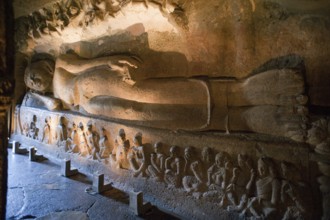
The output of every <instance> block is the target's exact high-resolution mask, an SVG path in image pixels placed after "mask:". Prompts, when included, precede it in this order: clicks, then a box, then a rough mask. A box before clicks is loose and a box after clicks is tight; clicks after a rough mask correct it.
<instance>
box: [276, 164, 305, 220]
mask: <svg viewBox="0 0 330 220" xmlns="http://www.w3.org/2000/svg"><path fill="white" fill-rule="evenodd" d="M281 168H282V175H283V178H284V179H283V180H282V187H281V202H282V206H283V207H284V209H285V213H284V216H283V218H282V219H283V220H289V219H309V218H306V214H307V213H306V200H304V199H303V197H302V195H304V196H305V197H306V194H307V193H308V192H310V189H308V188H307V186H306V184H305V183H304V182H303V181H302V178H301V175H300V172H299V170H298V168H297V167H296V166H294V165H293V164H292V163H288V162H282V163H281Z"/></svg>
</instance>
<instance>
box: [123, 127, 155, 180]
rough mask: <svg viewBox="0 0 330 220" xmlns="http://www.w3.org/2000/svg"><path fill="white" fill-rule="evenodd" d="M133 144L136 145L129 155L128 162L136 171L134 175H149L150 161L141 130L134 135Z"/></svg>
mask: <svg viewBox="0 0 330 220" xmlns="http://www.w3.org/2000/svg"><path fill="white" fill-rule="evenodd" d="M133 144H134V146H133V147H131V149H130V152H129V153H128V155H127V158H128V162H129V164H130V167H131V170H132V171H133V172H134V177H137V176H139V175H140V174H141V175H142V176H143V177H145V176H147V174H146V170H147V167H148V165H149V164H150V163H149V160H148V158H147V156H146V152H145V146H144V145H143V144H142V134H141V133H140V132H139V133H137V134H136V135H135V136H134V138H133Z"/></svg>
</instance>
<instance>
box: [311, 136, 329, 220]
mask: <svg viewBox="0 0 330 220" xmlns="http://www.w3.org/2000/svg"><path fill="white" fill-rule="evenodd" d="M315 152H316V153H315V154H314V155H313V158H314V160H316V161H317V164H318V166H319V170H320V172H321V173H322V176H320V177H318V178H317V181H318V183H319V184H320V191H321V193H322V203H323V207H322V208H323V213H322V220H329V219H330V139H329V138H328V140H327V141H324V142H323V143H322V144H319V145H318V146H316V148H315Z"/></svg>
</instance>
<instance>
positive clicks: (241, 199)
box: [226, 154, 256, 211]
mask: <svg viewBox="0 0 330 220" xmlns="http://www.w3.org/2000/svg"><path fill="white" fill-rule="evenodd" d="M237 163H238V167H235V168H234V169H233V178H232V182H231V183H230V184H229V185H228V187H227V189H226V191H227V196H228V199H229V201H230V203H231V205H230V206H229V207H228V210H231V211H242V209H243V208H244V207H245V205H246V202H247V199H248V198H249V197H251V196H252V193H253V190H254V186H255V178H256V171H255V169H254V168H253V166H252V160H251V159H250V158H249V157H248V156H247V155H243V154H238V156H237Z"/></svg>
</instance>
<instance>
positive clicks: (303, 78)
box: [0, 0, 330, 219]
mask: <svg viewBox="0 0 330 220" xmlns="http://www.w3.org/2000/svg"><path fill="white" fill-rule="evenodd" d="M14 10H15V46H16V66H15V78H16V79H17V84H16V85H17V86H16V95H15V103H16V104H21V105H22V106H17V108H16V110H15V113H14V114H13V118H14V123H13V129H12V132H13V133H14V134H15V135H13V137H14V139H15V138H16V139H17V140H19V141H21V142H24V141H25V142H26V143H28V144H35V145H37V146H38V147H40V149H42V150H43V151H44V152H45V153H46V154H48V155H52V156H54V157H57V158H66V159H73V161H74V162H76V163H78V164H81V165H82V167H84V169H86V170H87V172H88V173H92V172H95V171H100V170H102V171H104V172H105V173H107V174H109V175H112V177H111V178H113V179H114V182H116V184H118V186H120V187H121V188H122V189H131V188H137V189H138V190H140V191H143V192H144V193H147V194H146V195H147V197H148V196H149V198H153V201H154V202H156V203H157V204H160V205H161V204H162V203H164V204H166V205H165V206H167V205H168V207H169V209H170V210H171V211H173V212H176V213H180V214H181V215H183V216H185V217H187V218H190V217H192V218H197V219H199V218H201V219H202V218H203V217H202V216H203V213H204V212H205V213H209V214H210V216H211V217H212V216H217V215H218V214H219V212H218V211H217V208H214V207H215V206H216V207H218V206H220V207H222V209H221V212H223V211H224V210H225V209H227V210H228V211H229V213H235V217H237V215H238V213H240V214H241V216H250V217H253V218H263V217H265V218H275V219H276V218H279V217H280V218H283V219H290V218H300V217H304V218H306V219H309V218H314V217H316V218H318V217H320V216H321V215H322V214H320V213H321V211H320V209H321V208H320V207H321V205H320V203H321V202H322V199H321V198H319V197H320V196H319V194H318V191H317V190H318V184H317V183H316V176H317V175H318V174H319V173H318V171H317V169H316V168H315V167H316V163H315V162H318V164H319V169H320V171H321V172H322V173H323V174H324V176H325V177H324V178H325V179H324V178H323V179H322V178H321V179H319V182H320V184H321V191H322V192H323V193H324V195H325V194H327V193H328V191H329V190H328V188H326V189H325V188H324V187H323V186H324V185H326V184H325V183H327V181H328V173H327V170H328V166H327V165H324V164H323V163H324V160H322V158H323V157H322V155H323V156H326V157H327V159H326V163H328V162H327V161H328V155H327V154H328V142H324V144H323V145H324V146H323V145H322V146H321V145H319V144H320V143H321V142H322V141H323V139H322V141H320V142H317V143H314V142H311V138H313V137H314V136H315V135H317V133H316V134H313V135H310V133H311V130H309V129H310V126H311V125H313V126H316V127H319V125H318V123H316V122H315V121H317V120H319V119H320V118H322V117H323V115H320V114H321V113H322V114H329V109H330V99H329V98H328V95H327V94H330V86H329V85H330V73H329V71H328V70H329V68H330V60H329V57H330V38H329V37H328V36H330V3H329V1H327V0H319V1H312V0H302V1H301V0H300V1H299V0H291V1H285V0H210V1H204V0H191V1H185V0H167V1H166V0H164V1H163V0H149V1H148V0H146V1H142V0H111V1H110V0H109V1H108V0H101V1H94V0H90V1H87V0H86V1H83V0H60V1H42V0H39V1H37V0H33V1H29V2H28V3H27V2H25V1H15V2H14ZM0 43H1V42H0ZM24 83H25V85H24ZM23 96H24V99H23ZM312 122H314V123H312ZM320 123H321V122H320ZM321 124H322V123H321ZM308 130H309V132H308ZM314 130H315V131H316V130H317V129H316V128H315V129H314ZM206 131H207V132H206ZM132 137H134V138H132ZM142 137H143V138H142ZM307 141H308V142H307ZM161 143H164V144H165V147H164V149H163V147H161V146H163V145H162V144H161ZM308 144H309V145H308ZM153 145H154V146H155V150H154V152H151V151H152V149H153V148H152V146H153ZM204 147H209V148H210V149H212V150H213V151H214V154H212V160H208V159H206V156H205V155H207V154H208V153H207V152H209V151H208V150H203V149H204ZM315 147H316V148H315ZM314 148H315V152H316V156H315V158H314V159H313V160H311V159H310V158H313V157H312V155H314V153H313V152H314ZM206 149H207V148H206ZM324 149H326V150H324ZM203 152H204V153H203ZM199 153H201V154H202V155H203V156H202V157H200V156H197V155H200V154H199ZM204 154H205V155H204ZM241 154H244V155H241ZM151 155H153V156H151ZM293 155H294V157H293ZM320 155H321V156H320ZM210 158H211V157H210ZM236 158H237V160H236ZM320 158H321V159H320ZM323 159H324V158H323ZM251 161H252V162H251ZM320 163H321V164H320ZM242 164H243V165H242ZM244 164H246V166H247V167H248V168H246V167H245V166H244ZM310 167H314V168H315V169H311V170H310ZM324 167H325V168H324ZM117 168H119V169H117ZM280 168H281V169H280ZM116 169H117V170H116ZM127 170H128V171H127ZM280 170H281V171H280ZM324 170H326V172H324ZM298 171H299V172H298ZM300 171H302V173H305V174H306V175H307V174H308V175H307V176H303V175H302V176H300V175H298V174H299V173H300ZM130 173H133V176H134V177H137V179H134V178H132V177H130V176H129V174H130ZM280 173H281V174H280ZM295 174H297V175H295ZM143 177H150V179H152V180H150V181H149V179H148V181H144V179H140V178H143ZM133 179H134V180H133ZM154 179H155V181H156V182H157V183H155V181H154ZM158 182H161V184H158ZM145 183H146V185H144V184H145ZM306 183H307V184H306ZM236 185H238V188H236ZM308 185H311V187H312V188H313V190H314V191H313V199H314V200H315V206H314V205H312V204H305V199H304V198H303V197H309V195H307V193H300V192H306V191H308V190H306V188H307V189H308V187H309V186H308ZM164 186H166V187H167V188H166V189H165V188H164ZM244 186H245V187H244ZM168 190H169V191H170V192H173V193H175V192H177V191H176V190H179V191H180V190H182V191H184V192H185V193H187V194H188V195H189V196H192V197H194V198H196V199H199V198H201V197H202V200H205V203H203V202H199V201H198V200H196V201H189V202H187V204H186V205H184V206H182V207H180V208H175V206H176V203H177V201H182V203H184V202H183V201H185V200H186V196H185V195H184V194H178V198H176V200H175V201H174V200H173V197H172V196H171V195H170V194H169V193H168V192H169V191H168ZM159 192H161V193H160V194H159ZM315 192H316V193H315ZM155 195H160V196H155ZM160 197H161V198H160ZM212 199H213V200H212ZM323 200H324V201H323V206H324V207H326V206H327V204H328V203H327V202H326V201H328V198H327V197H324V198H323ZM208 205H210V206H208ZM194 207H199V208H200V209H198V210H196V211H195V212H194V213H190V212H189V210H191V209H194ZM325 211H326V210H324V213H326V212H325ZM309 214H311V215H312V216H309ZM327 216H328V214H327V213H326V214H324V215H323V218H324V219H326V218H327Z"/></svg>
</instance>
